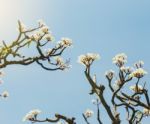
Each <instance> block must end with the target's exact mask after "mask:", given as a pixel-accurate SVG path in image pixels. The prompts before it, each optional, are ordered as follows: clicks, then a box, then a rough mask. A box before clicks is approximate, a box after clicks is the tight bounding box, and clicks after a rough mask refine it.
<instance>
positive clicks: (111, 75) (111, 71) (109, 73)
mask: <svg viewBox="0 0 150 124" xmlns="http://www.w3.org/2000/svg"><path fill="white" fill-rule="evenodd" d="M114 74H115V72H114V71H113V70H109V71H106V72H105V76H106V77H107V78H108V79H109V80H111V79H112V78H113V77H114Z"/></svg>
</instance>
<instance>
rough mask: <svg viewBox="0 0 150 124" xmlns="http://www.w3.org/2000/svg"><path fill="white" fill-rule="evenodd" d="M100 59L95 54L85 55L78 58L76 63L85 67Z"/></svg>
mask: <svg viewBox="0 0 150 124" xmlns="http://www.w3.org/2000/svg"><path fill="white" fill-rule="evenodd" d="M97 59H100V55H99V54H96V53H87V54H85V55H80V56H79V57H78V62H79V63H81V64H83V65H85V66H90V65H91V64H92V63H93V61H94V60H97Z"/></svg>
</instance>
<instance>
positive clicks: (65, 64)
mask: <svg viewBox="0 0 150 124" xmlns="http://www.w3.org/2000/svg"><path fill="white" fill-rule="evenodd" d="M54 59H55V61H56V65H57V66H59V68H61V69H62V70H64V69H66V68H69V67H70V65H69V61H68V62H67V61H66V62H64V60H63V58H62V57H60V56H57V57H55V58H54Z"/></svg>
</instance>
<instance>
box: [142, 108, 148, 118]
mask: <svg viewBox="0 0 150 124" xmlns="http://www.w3.org/2000/svg"><path fill="white" fill-rule="evenodd" d="M143 113H144V115H146V116H150V109H147V108H144V109H143Z"/></svg>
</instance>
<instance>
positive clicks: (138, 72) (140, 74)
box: [129, 68, 147, 78]
mask: <svg viewBox="0 0 150 124" xmlns="http://www.w3.org/2000/svg"><path fill="white" fill-rule="evenodd" d="M146 74H147V72H146V71H145V70H144V69H143V68H137V69H136V70H134V71H133V72H132V73H131V74H130V75H129V77H135V78H141V77H143V76H144V75H146Z"/></svg>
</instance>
